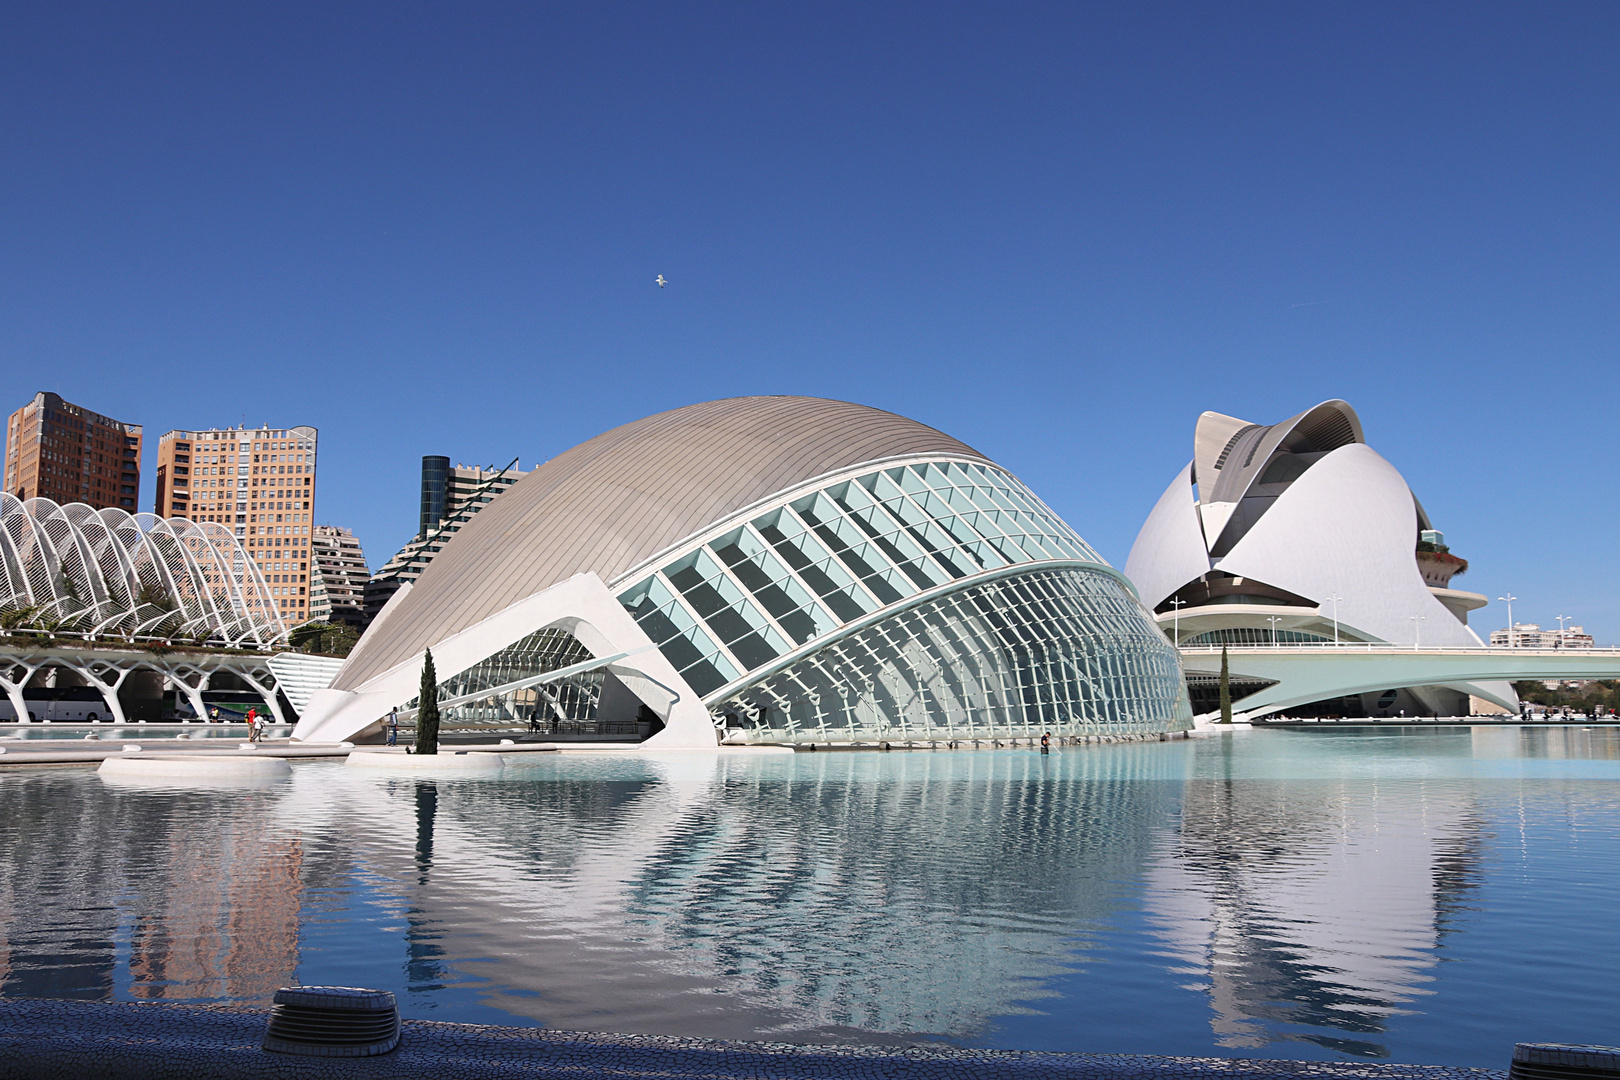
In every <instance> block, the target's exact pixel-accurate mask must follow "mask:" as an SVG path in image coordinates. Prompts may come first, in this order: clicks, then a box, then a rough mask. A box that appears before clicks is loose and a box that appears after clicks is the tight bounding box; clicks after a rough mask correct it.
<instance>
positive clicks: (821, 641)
mask: <svg viewBox="0 0 1620 1080" xmlns="http://www.w3.org/2000/svg"><path fill="white" fill-rule="evenodd" d="M429 648H431V649H432V652H433V657H434V661H435V668H436V670H437V672H438V675H439V678H440V684H439V703H440V708H441V710H442V711H444V712H445V714H446V722H447V724H451V725H456V724H460V725H463V726H473V727H477V726H480V725H482V726H483V727H485V728H486V729H491V730H492V729H494V728H496V727H499V726H501V725H511V724H513V723H514V722H517V723H518V724H519V725H520V726H525V725H526V726H527V728H528V729H529V730H533V729H534V728H536V727H538V728H540V729H542V730H544V731H553V732H554V731H558V730H562V731H564V732H567V731H570V730H573V731H575V732H576V733H577V732H578V731H579V730H580V729H581V728H582V727H590V730H592V731H596V732H600V733H602V734H607V735H614V736H618V737H621V738H628V739H632V740H633V739H634V738H635V737H636V736H638V735H640V736H642V737H645V736H647V735H649V734H650V736H651V737H650V738H649V739H648V743H649V745H655V746H690V747H697V746H709V747H712V746H714V745H716V744H717V741H718V740H719V739H720V738H722V737H723V738H725V739H726V741H727V742H732V743H735V742H771V743H776V742H851V741H868V740H870V741H881V740H885V739H942V740H949V739H958V738H969V739H971V738H997V737H1031V736H1038V735H1039V734H1040V733H1041V732H1042V731H1050V732H1052V733H1053V734H1073V733H1080V732H1090V731H1105V730H1108V731H1143V732H1156V731H1173V730H1180V729H1184V728H1186V727H1188V726H1190V722H1191V711H1190V707H1189V705H1188V703H1187V700H1186V695H1185V688H1184V684H1183V682H1182V680H1181V671H1180V665H1179V663H1178V661H1177V658H1176V655H1175V652H1174V650H1173V649H1171V648H1170V647H1169V644H1168V643H1167V642H1166V641H1165V640H1164V638H1163V636H1162V635H1161V634H1159V633H1158V631H1157V629H1156V627H1155V626H1154V624H1153V622H1152V619H1151V616H1149V614H1148V613H1147V612H1146V611H1145V610H1143V608H1142V606H1141V604H1140V603H1138V601H1137V599H1136V597H1135V596H1134V595H1133V594H1132V592H1131V590H1130V587H1129V584H1128V583H1127V582H1125V581H1124V579H1123V577H1122V576H1121V575H1120V574H1119V573H1118V571H1116V570H1114V569H1113V568H1112V567H1110V566H1109V565H1108V564H1107V563H1106V562H1104V561H1103V560H1102V558H1101V557H1100V556H1098V555H1097V553H1096V552H1094V551H1093V550H1092V549H1091V548H1090V547H1089V546H1088V545H1087V544H1086V542H1085V541H1084V540H1082V539H1081V538H1080V537H1079V536H1078V535H1077V534H1076V533H1075V532H1074V530H1073V529H1071V528H1070V527H1069V526H1068V525H1067V524H1066V523H1065V522H1063V521H1062V519H1060V518H1059V517H1058V516H1057V515H1056V514H1054V513H1052V511H1051V510H1050V509H1048V508H1047V507H1046V505H1045V504H1044V503H1042V502H1041V501H1040V499H1038V498H1037V497H1036V496H1035V495H1034V493H1032V492H1031V491H1030V490H1029V489H1028V488H1027V487H1025V486H1024V485H1023V484H1022V483H1021V482H1020V481H1019V480H1018V479H1017V478H1016V477H1014V476H1012V475H1011V474H1009V473H1008V472H1006V471H1005V470H1004V469H1001V468H1000V467H999V466H997V465H996V464H995V463H994V462H992V461H990V460H989V459H987V458H986V457H985V456H984V455H982V454H980V453H979V452H977V451H976V450H974V449H973V448H972V447H969V446H966V445H964V444H963V443H961V442H958V441H957V440H955V439H953V438H951V437H950V436H948V435H945V434H943V433H942V432H939V431H935V430H934V429H933V428H929V427H926V426H924V425H922V424H919V423H917V422H915V421H912V420H907V419H905V418H904V417H900V416H895V415H894V414H892V413H886V412H882V411H880V410H877V409H871V408H867V407H865V406H861V405H853V404H850V403H847V402H838V401H825V400H820V399H814V398H797V397H757V398H734V399H730V400H726V401H714V402H707V403H704V404H701V405H692V406H688V407H686V408H683V409H676V410H674V411H672V412H667V413H662V414H659V415H657V416H651V417H648V418H646V419H644V420H639V421H637V422H635V423H633V424H627V425H625V426H624V427H621V428H617V429H615V430H613V431H610V432H608V433H606V434H604V435H601V436H598V437H597V438H595V439H592V440H590V441H589V442H586V443H583V444H581V445H580V446H577V447H575V448H573V449H572V450H569V451H568V452H566V453H564V454H561V455H559V456H558V457H556V458H555V459H553V460H552V461H550V462H547V463H546V464H545V465H543V466H541V467H540V468H538V469H536V470H535V471H534V472H532V473H530V474H528V475H527V476H526V477H524V478H523V479H522V480H521V481H519V482H518V483H517V484H515V485H514V486H513V487H512V488H511V489H510V490H509V491H508V492H507V493H506V494H504V495H503V496H501V498H500V499H499V500H497V501H496V502H494V503H492V504H490V506H489V507H488V508H487V509H485V510H484V511H482V512H481V513H480V514H478V516H477V517H475V518H473V519H472V521H471V522H470V523H468V525H467V526H466V527H465V528H463V529H462V530H461V531H460V532H459V533H457V534H456V535H455V537H454V538H453V539H452V540H451V541H450V543H449V544H448V545H447V546H446V547H445V549H444V550H443V551H442V552H440V553H439V554H438V556H437V557H436V558H435V559H434V560H433V562H432V563H431V564H429V566H428V568H427V570H426V571H425V572H424V573H423V575H422V577H421V579H420V580H419V581H418V582H417V583H416V584H415V585H414V586H410V587H407V588H406V589H402V590H401V591H400V592H399V593H396V594H395V596H394V597H393V599H392V600H391V601H390V602H389V604H388V606H387V607H386V608H385V609H384V610H383V612H382V613H381V614H380V615H379V616H378V618H377V620H376V622H374V623H373V624H372V626H371V628H370V629H369V630H368V631H367V633H366V635H365V637H364V638H362V639H361V641H360V643H359V645H357V646H356V648H355V650H354V652H353V653H352V654H351V655H350V657H349V659H348V661H347V662H346V663H345V665H344V667H343V669H342V671H341V672H339V674H338V677H337V679H336V680H335V681H334V683H333V685H332V689H330V690H326V691H320V692H317V693H316V694H315V695H313V697H312V698H311V701H310V706H309V709H308V710H307V711H306V713H305V714H304V718H303V720H302V721H301V722H300V723H299V726H298V728H297V730H296V731H295V733H294V737H295V738H301V739H344V738H349V737H351V736H354V735H357V734H359V733H361V732H362V731H365V730H366V729H368V728H371V727H373V725H375V724H376V722H377V721H378V720H379V719H380V718H381V717H382V716H384V715H385V714H386V713H387V712H388V711H389V710H390V709H394V708H399V709H402V710H406V711H409V710H412V709H414V705H415V698H416V694H417V685H418V683H417V680H418V678H419V675H420V672H421V670H422V663H423V652H424V650H426V649H429ZM591 725H594V727H591Z"/></svg>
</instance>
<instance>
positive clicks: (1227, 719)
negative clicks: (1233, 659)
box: [1221, 645, 1232, 724]
mask: <svg viewBox="0 0 1620 1080" xmlns="http://www.w3.org/2000/svg"><path fill="white" fill-rule="evenodd" d="M1231 722H1232V669H1231V668H1230V667H1228V666H1227V663H1226V646H1225V645H1222V646H1221V723H1223V724H1230V723H1231Z"/></svg>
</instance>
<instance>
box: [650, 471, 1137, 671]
mask: <svg viewBox="0 0 1620 1080" xmlns="http://www.w3.org/2000/svg"><path fill="white" fill-rule="evenodd" d="M1051 561H1061V562H1084V563H1095V564H1103V560H1102V559H1101V558H1100V557H1099V556H1098V555H1097V553H1096V552H1095V551H1093V550H1092V549H1091V548H1090V547H1089V546H1088V545H1087V544H1086V542H1085V541H1084V540H1082V539H1080V537H1079V536H1078V535H1076V533H1075V532H1074V530H1073V529H1070V528H1069V527H1068V525H1066V524H1064V522H1063V521H1062V519H1061V518H1059V517H1058V516H1057V515H1056V514H1053V513H1052V512H1051V511H1050V510H1048V509H1047V508H1046V506H1045V505H1044V504H1043V503H1042V502H1041V501H1040V500H1039V499H1038V498H1036V497H1035V495H1034V493H1032V492H1031V491H1030V490H1029V489H1028V488H1026V487H1025V486H1024V485H1023V484H1022V483H1020V482H1019V481H1018V480H1017V479H1016V478H1014V477H1013V476H1012V475H1010V474H1009V473H1007V472H1004V471H1003V470H1001V469H998V468H996V467H994V466H991V465H984V464H979V463H974V462H958V461H939V462H924V463H920V464H913V465H903V466H895V467H893V468H888V469H880V470H876V471H873V472H870V473H867V474H865V475H864V476H859V477H856V478H854V479H852V480H846V481H841V482H839V483H836V484H832V485H830V486H828V487H826V488H823V489H821V490H819V491H815V492H811V493H809V494H807V495H804V496H802V497H800V498H797V499H794V500H793V501H792V502H791V503H789V504H788V505H785V506H781V507H777V508H775V509H773V510H770V511H769V512H767V513H764V514H761V515H760V516H758V517H756V518H754V519H753V520H752V521H749V522H747V523H746V524H743V525H740V526H738V527H737V528H735V529H733V530H732V531H730V532H728V533H726V534H725V535H723V536H719V537H716V538H714V539H713V540H710V541H709V542H708V543H706V544H704V545H702V546H701V547H699V548H698V549H697V550H696V551H693V552H690V553H688V554H686V555H683V556H682V557H680V558H679V559H677V560H675V561H674V562H671V563H669V564H668V565H666V566H664V567H663V568H662V569H660V570H659V571H658V572H656V573H654V574H652V575H651V576H649V577H647V578H644V579H643V580H641V581H639V582H637V583H636V584H635V585H633V586H631V587H630V588H628V589H626V590H625V591H624V592H622V593H621V594H620V596H619V600H620V602H621V603H623V604H624V606H625V608H626V609H627V610H628V611H629V612H630V614H631V615H633V616H634V617H635V619H636V621H637V623H639V624H640V625H641V628H642V629H643V630H645V631H646V632H647V635H648V636H649V637H651V638H652V640H653V641H654V642H656V643H657V644H658V646H659V647H660V649H661V650H662V651H663V653H664V655H665V656H666V657H667V658H668V659H669V661H670V662H671V663H672V664H674V666H675V668H676V669H677V670H678V671H680V673H681V675H682V677H683V678H685V679H686V681H687V683H688V684H689V685H690V686H691V687H692V688H693V689H694V690H696V691H697V692H698V693H699V694H703V695H708V694H712V693H714V692H715V691H717V690H719V689H721V688H722V687H724V686H726V685H727V684H729V683H734V682H736V681H737V680H739V679H741V678H742V677H743V676H745V675H746V674H748V673H749V672H752V671H756V670H759V669H760V668H762V667H765V666H767V665H769V664H771V663H772V662H773V661H775V660H777V659H779V658H780V657H782V656H784V655H786V654H787V653H789V652H792V651H793V650H795V649H798V648H800V647H801V646H803V645H805V644H807V643H809V642H811V641H813V640H815V639H817V638H820V637H823V636H825V635H827V634H830V633H832V632H834V631H836V630H838V629H839V628H840V627H843V626H845V625H847V624H849V623H851V622H854V621H856V620H858V619H861V618H863V617H865V616H868V615H870V614H872V613H874V612H877V611H879V610H881V609H883V608H886V607H889V606H891V605H893V604H898V603H901V602H903V601H905V600H907V599H908V598H909V597H913V596H915V595H917V594H918V593H920V592H923V591H926V590H930V589H934V588H936V587H938V586H942V585H945V584H947V583H949V582H951V581H953V580H957V579H962V578H968V577H972V576H975V575H979V574H982V573H985V572H988V571H995V570H1001V569H1003V568H1006V567H1009V566H1014V565H1019V564H1025V563H1036V562H1051ZM1133 603H1134V601H1133Z"/></svg>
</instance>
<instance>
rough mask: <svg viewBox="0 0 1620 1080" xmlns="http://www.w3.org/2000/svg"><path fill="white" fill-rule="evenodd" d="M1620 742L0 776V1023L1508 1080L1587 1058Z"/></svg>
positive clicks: (1247, 746) (1595, 736)
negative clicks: (228, 1013)
mask: <svg viewBox="0 0 1620 1080" xmlns="http://www.w3.org/2000/svg"><path fill="white" fill-rule="evenodd" d="M1617 781H1620V733H1617V732H1616V730H1614V729H1608V728H1570V729H1546V728H1491V729H1479V730H1474V731H1469V730H1467V729H1451V730H1436V731H1423V730H1413V729H1378V728H1371V727H1367V728H1347V729H1342V730H1331V731H1252V732H1251V731H1236V732H1232V733H1229V734H1224V735H1218V736H1213V737H1204V738H1195V739H1191V740H1187V741H1177V742H1169V743H1141V744H1123V745H1115V746H1093V747H1084V748H1073V749H1063V750H1055V751H1053V752H1052V753H1051V754H1050V755H1044V756H1043V755H1041V754H1040V753H1039V752H1037V751H1034V750H1028V749H1018V750H978V751H973V750H961V751H944V750H936V751H910V752H901V751H895V752H890V753H878V752H868V753H847V752H846V753H816V754H807V753H800V754H796V755H781V756H775V755H755V754H747V753H728V754H723V755H707V754H691V753H687V754H669V755H666V756H662V757H632V756H624V757H614V756H594V755H573V754H569V755H532V756H528V757H525V758H520V759H517V760H516V761H515V763H514V764H512V765H510V766H509V767H508V768H507V769H506V771H505V772H504V773H502V774H498V778H495V779H471V778H469V779H457V780H423V779H417V778H408V777H388V776H374V775H367V774H366V771H362V770H355V769H344V768H342V767H340V766H338V765H336V764H332V763H326V762H318V761H317V762H304V761H300V762H295V763H294V765H293V771H292V775H291V777H290V778H288V779H284V780H278V781H274V782H270V783H267V784H265V785H263V786H246V787H244V786H235V787H218V788H211V789H203V788H195V789H187V790H180V789H174V788H161V787H139V786H128V785H127V784H118V783H115V782H109V781H103V780H102V779H101V778H100V777H99V776H98V774H96V773H95V772H93V771H91V770H90V769H87V768H86V769H78V768H56V769H39V770H20V771H11V772H5V773H0V993H3V994H5V995H7V996H45V997H76V998H114V999H119V1000H131V999H138V1000H146V999H166V1000H174V1001H193V1002H239V1003H245V1004H251V1005H255V1006H262V1005H265V1004H266V1003H267V1001H268V998H269V996H270V994H271V993H272V992H273V991H274V990H275V988H276V987H277V986H280V985H283V984H286V983H289V982H292V981H295V980H296V981H301V982H304V983H344V984H349V985H361V986H371V987H377V988H381V989H390V990H393V991H395V992H396V993H397V994H399V995H400V1003H401V1010H402V1012H403V1013H404V1014H405V1015H406V1016H411V1017H421V1018H431V1019H441V1020H458V1021H468V1022H478V1023H500V1024H533V1023H540V1024H545V1025H548V1026H553V1027H567V1028H586V1029H597V1030H608V1031H637V1032H659V1033H674V1034H687V1035H711V1036H719V1037H733V1038H750V1037H755V1038H770V1039H782V1040H806V1041H840V1042H847V1041H857V1042H868V1043H905V1042H916V1041H925V1040H940V1041H947V1042H954V1043H959V1044H963V1045H973V1046H996V1047H1013V1048H1041V1049H1067V1050H1084V1051H1096V1052H1136V1053H1163V1054H1216V1055H1226V1056H1259V1057H1294V1058H1313V1059H1345V1058H1370V1059H1390V1060H1396V1061H1406V1062H1418V1063H1432V1064H1458V1065H1485V1066H1494V1067H1498V1068H1505V1066H1506V1062H1507V1061H1508V1058H1509V1055H1510V1053H1511V1049H1512V1044H1513V1043H1514V1042H1516V1041H1523V1040H1538V1041H1546V1040H1551V1041H1572V1042H1588V1043H1590V1042H1598V1043H1604V1042H1606V1043H1611V1044H1612V1043H1614V1042H1616V1041H1620V1038H1617V1034H1620V1033H1617V1032H1616V1030H1615V1028H1616V1021H1615V1019H1614V1018H1615V1017H1617V1016H1620V987H1617V981H1616V980H1615V979H1614V978H1613V977H1612V971H1613V969H1614V966H1615V963H1616V961H1617V960H1620V920H1617V919H1616V918H1615V917H1614V916H1613V915H1612V913H1611V911H1612V908H1613V906H1614V905H1613V897H1614V896H1615V894H1616V892H1617V887H1620V783H1617Z"/></svg>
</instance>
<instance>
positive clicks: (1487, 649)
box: [1177, 641, 1620, 656]
mask: <svg viewBox="0 0 1620 1080" xmlns="http://www.w3.org/2000/svg"><path fill="white" fill-rule="evenodd" d="M1177 648H1179V649H1180V650H1181V651H1182V652H1184V653H1219V652H1220V651H1221V650H1222V649H1226V650H1228V651H1229V652H1239V651H1242V650H1246V649H1279V650H1280V649H1310V650H1322V649H1327V650H1335V651H1340V652H1421V653H1444V654H1447V655H1450V654H1467V655H1476V656H1501V655H1504V654H1513V655H1522V656H1569V655H1571V654H1574V655H1578V656H1592V655H1596V656H1620V645H1599V646H1596V647H1593V648H1578V649H1560V648H1551V649H1532V648H1527V647H1525V646H1523V645H1421V644H1419V645H1403V644H1401V643H1400V642H1395V641H1342V642H1333V641H1256V642H1245V643H1244V644H1241V645H1239V644H1232V643H1228V644H1226V645H1179V646H1177Z"/></svg>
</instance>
